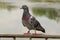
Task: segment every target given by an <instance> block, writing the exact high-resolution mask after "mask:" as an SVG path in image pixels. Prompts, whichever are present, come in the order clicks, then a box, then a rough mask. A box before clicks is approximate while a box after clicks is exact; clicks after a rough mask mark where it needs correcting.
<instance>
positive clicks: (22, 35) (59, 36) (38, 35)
mask: <svg viewBox="0 0 60 40" xmlns="http://www.w3.org/2000/svg"><path fill="white" fill-rule="evenodd" d="M0 38H13V40H16V38H29V40H32V38H45V40H48V38H55V39H60V35H45V34H36V35H35V34H0Z"/></svg>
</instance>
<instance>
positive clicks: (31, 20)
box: [20, 5, 45, 34]
mask: <svg viewBox="0 0 60 40" xmlns="http://www.w3.org/2000/svg"><path fill="white" fill-rule="evenodd" d="M20 9H23V16H22V24H23V26H24V27H27V29H28V32H27V33H30V30H37V31H41V32H43V33H45V29H44V28H43V27H42V26H41V24H40V23H39V22H38V20H37V19H36V18H35V17H34V16H32V15H31V14H30V13H29V8H28V6H27V5H22V7H21V8H20ZM35 34H36V31H35Z"/></svg>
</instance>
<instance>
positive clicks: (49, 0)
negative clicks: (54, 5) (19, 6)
mask: <svg viewBox="0 0 60 40" xmlns="http://www.w3.org/2000/svg"><path fill="white" fill-rule="evenodd" d="M29 1H31V2H43V1H45V2H60V0H29Z"/></svg>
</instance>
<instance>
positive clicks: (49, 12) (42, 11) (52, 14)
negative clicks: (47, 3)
mask: <svg viewBox="0 0 60 40" xmlns="http://www.w3.org/2000/svg"><path fill="white" fill-rule="evenodd" d="M32 12H33V14H35V15H39V16H43V15H45V16H47V17H48V18H49V19H56V17H58V13H57V12H56V10H55V9H54V8H36V7H35V8H32Z"/></svg>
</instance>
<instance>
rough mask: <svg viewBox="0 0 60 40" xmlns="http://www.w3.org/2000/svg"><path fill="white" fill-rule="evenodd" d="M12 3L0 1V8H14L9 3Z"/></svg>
mask: <svg viewBox="0 0 60 40" xmlns="http://www.w3.org/2000/svg"><path fill="white" fill-rule="evenodd" d="M11 4H12V3H9V2H0V9H8V10H11V9H12V8H16V6H13V5H11Z"/></svg>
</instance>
